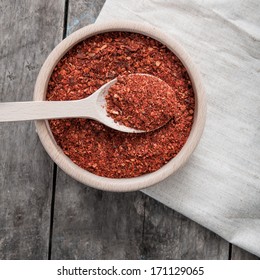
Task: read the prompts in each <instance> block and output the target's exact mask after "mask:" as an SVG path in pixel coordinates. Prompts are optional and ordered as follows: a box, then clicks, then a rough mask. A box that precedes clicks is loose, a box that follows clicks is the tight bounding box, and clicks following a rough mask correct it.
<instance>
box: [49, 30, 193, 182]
mask: <svg viewBox="0 0 260 280" xmlns="http://www.w3.org/2000/svg"><path fill="white" fill-rule="evenodd" d="M132 73H146V74H151V75H154V76H156V77H158V78H160V79H162V80H163V81H165V82H166V83H167V84H168V85H169V86H170V87H171V88H172V90H173V91H174V93H175V96H176V99H177V106H178V108H179V110H178V113H177V114H176V116H174V118H172V119H171V120H170V121H169V122H168V123H167V124H166V125H165V126H163V127H162V128H160V129H158V130H155V131H153V132H148V133H141V134H128V133H123V132H118V131H116V130H113V129H110V128H108V127H106V126H104V125H102V124H100V123H98V122H96V121H93V120H87V119H65V120H64V119H62V120H51V121H50V128H51V131H52V133H53V135H54V138H55V140H56V141H57V144H58V145H59V146H60V147H61V148H62V150H63V152H64V153H65V154H66V155H67V156H68V157H69V158H70V159H71V160H72V161H73V162H74V163H75V164H77V165H79V166H80V167H82V168H84V169H86V170H88V171H90V172H92V173H94V174H97V175H100V176H103V177H112V178H126V177H136V176H139V175H142V174H146V173H150V172H153V171H156V170H158V169H159V168H160V167H162V166H163V165H164V164H166V163H167V162H168V161H169V160H170V159H172V158H173V157H175V156H176V155H177V153H178V152H179V151H180V150H181V148H182V147H183V145H184V144H185V142H186V140H187V138H188V136H189V133H190V130H191V127H192V122H193V114H194V113H193V112H194V106H195V100H194V92H193V89H192V85H191V81H190V78H189V76H188V74H187V71H186V69H185V67H184V66H183V64H182V63H181V62H180V60H179V59H178V58H177V57H176V56H175V55H174V54H173V53H172V52H171V51H170V50H169V49H167V48H166V47H165V46H164V45H162V44H161V43H159V42H158V41H156V40H154V39H151V38H149V37H146V36H143V35H140V34H135V33H128V32H109V33H104V34H100V35H96V36H93V37H91V38H88V39H86V40H85V41H83V42H81V43H79V44H77V45H76V46H74V47H73V48H72V49H71V50H70V51H69V52H68V53H67V54H66V55H65V56H64V57H63V58H62V59H61V60H60V61H59V63H58V64H57V66H56V67H55V69H54V71H53V73H52V76H51V78H50V81H49V85H48V91H47V100H75V99H81V98H85V97H87V96H89V95H90V94H91V93H93V92H94V91H95V90H97V89H98V88H99V87H101V86H102V85H103V84H105V83H106V82H108V81H110V80H111V79H113V78H115V77H117V76H119V75H128V74H132Z"/></svg>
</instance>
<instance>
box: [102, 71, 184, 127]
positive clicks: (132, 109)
mask: <svg viewBox="0 0 260 280" xmlns="http://www.w3.org/2000/svg"><path fill="white" fill-rule="evenodd" d="M106 104H107V108H106V110H107V113H108V115H109V116H110V117H112V118H113V119H114V120H115V121H116V122H118V123H120V124H123V125H125V126H128V127H132V128H135V129H139V130H144V131H152V130H155V129H157V128H159V127H161V126H163V125H165V124H166V123H167V122H168V121H169V120H170V119H171V118H173V117H174V116H175V115H176V114H177V112H178V110H179V109H178V106H177V100H176V94H175V92H174V90H173V89H172V88H171V87H170V86H169V85H168V84H167V83H165V82H164V81H162V80H161V79H159V78H157V77H155V76H152V75H145V74H132V75H122V76H119V77H118V78H117V82H116V83H115V84H114V85H112V86H111V87H110V88H109V90H108V94H107V95H106Z"/></svg>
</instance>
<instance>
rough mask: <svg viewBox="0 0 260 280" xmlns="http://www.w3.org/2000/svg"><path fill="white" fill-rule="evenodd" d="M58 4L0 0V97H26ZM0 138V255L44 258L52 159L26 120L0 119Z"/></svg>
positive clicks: (53, 37)
mask: <svg viewBox="0 0 260 280" xmlns="http://www.w3.org/2000/svg"><path fill="white" fill-rule="evenodd" d="M63 9H64V4H63V0H60V1H56V0H53V1H41V0H35V1H22V3H21V2H20V1H15V0H12V1H0V13H1V17H0V37H1V40H0V85H1V91H0V101H1V102H4V101H6V102H7V101H24V100H32V98H33V88H34V83H35V80H36V77H37V74H38V71H39V69H40V67H41V65H42V63H43V62H44V60H45V58H46V56H47V54H48V53H49V52H50V51H51V50H52V49H53V47H54V46H55V45H56V44H57V43H58V42H59V41H60V40H61V34H62V25H63ZM46 15H48V16H46ZM0 139H1V140H0V259H46V258H47V256H48V243H49V226H50V202H51V193H52V170H53V163H52V161H51V160H50V159H49V157H48V156H47V154H46V152H45V151H44V150H43V147H42V145H41V143H40V141H39V139H38V137H37V135H36V133H35V126H34V123H32V122H26V123H25V122H21V123H6V124H3V123H2V124H0Z"/></svg>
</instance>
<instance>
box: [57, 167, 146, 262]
mask: <svg viewBox="0 0 260 280" xmlns="http://www.w3.org/2000/svg"><path fill="white" fill-rule="evenodd" d="M143 198H144V195H143V194H141V193H139V192H135V193H124V194H122V193H109V192H103V191H98V190H94V189H92V188H89V187H86V186H83V185H81V184H79V183H78V182H76V181H74V180H73V179H72V178H70V177H69V176H67V175H66V174H64V173H63V172H62V171H60V170H59V171H58V176H57V189H56V198H55V208H54V226H53V237H52V259H138V258H139V257H140V254H141V245H142V229H143V213H144V200H143Z"/></svg>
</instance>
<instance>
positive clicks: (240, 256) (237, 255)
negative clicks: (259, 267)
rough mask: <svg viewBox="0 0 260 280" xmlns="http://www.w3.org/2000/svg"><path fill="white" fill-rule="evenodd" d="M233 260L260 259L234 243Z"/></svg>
mask: <svg viewBox="0 0 260 280" xmlns="http://www.w3.org/2000/svg"><path fill="white" fill-rule="evenodd" d="M231 259H232V260H260V258H258V257H257V256H255V255H253V254H251V253H249V252H247V251H245V250H243V249H241V248H239V247H237V246H234V245H232V254H231Z"/></svg>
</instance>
